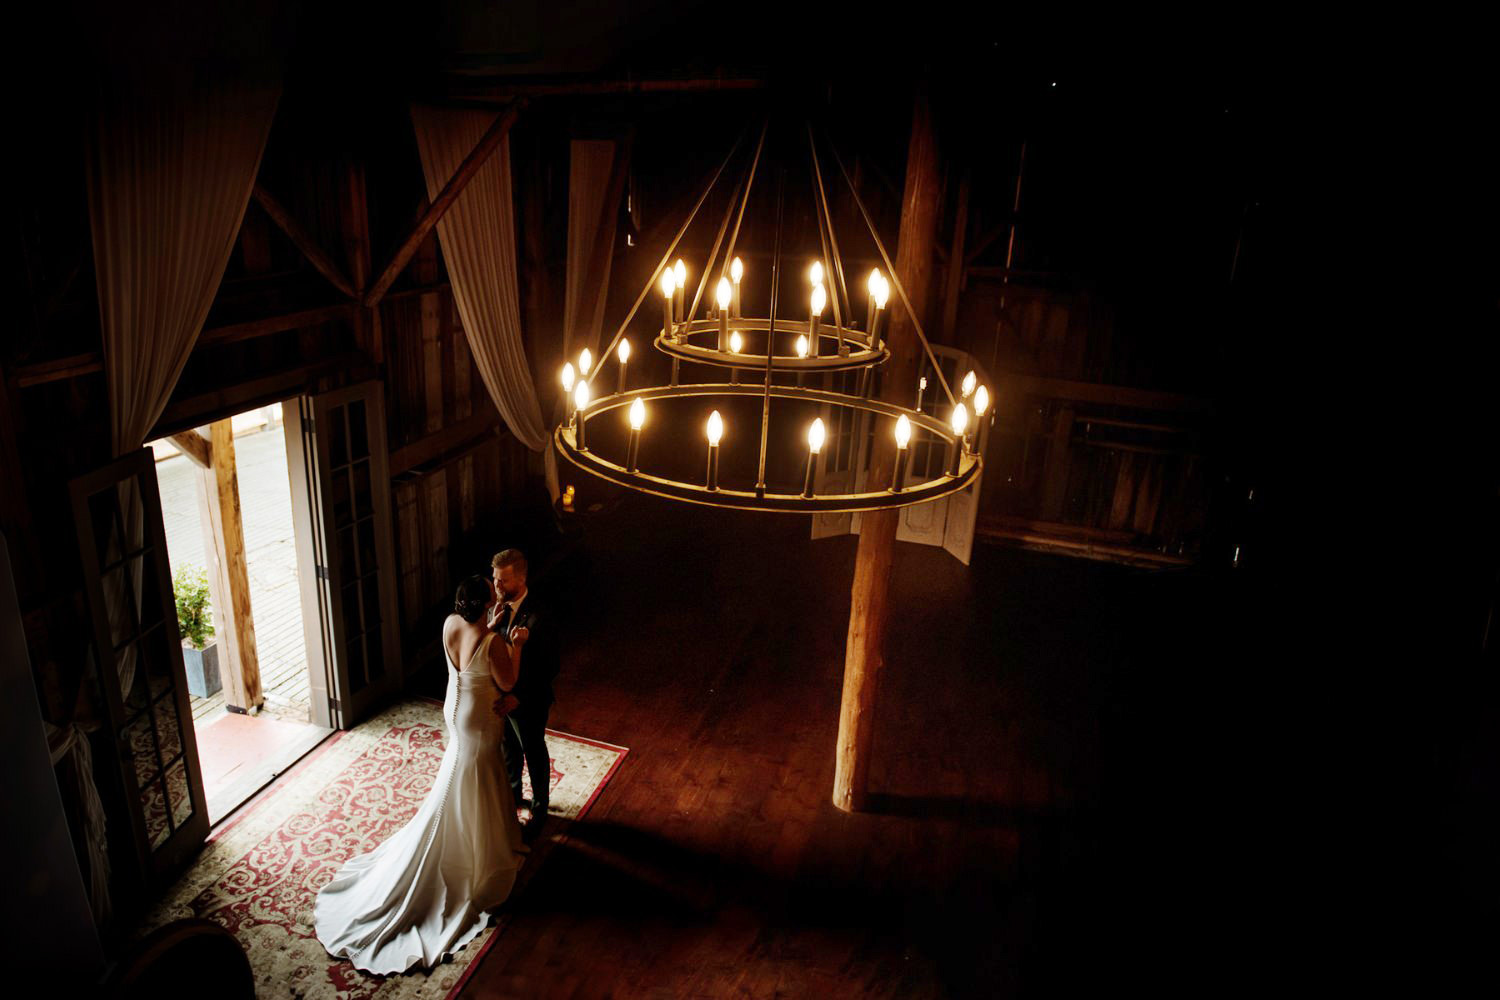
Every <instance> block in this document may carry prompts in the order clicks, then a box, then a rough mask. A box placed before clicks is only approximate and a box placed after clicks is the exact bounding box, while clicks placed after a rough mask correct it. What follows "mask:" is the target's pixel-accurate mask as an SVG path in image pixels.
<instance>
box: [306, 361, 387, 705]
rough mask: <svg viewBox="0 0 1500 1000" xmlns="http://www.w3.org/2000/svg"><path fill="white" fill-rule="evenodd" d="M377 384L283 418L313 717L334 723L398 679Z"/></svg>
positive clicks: (379, 697)
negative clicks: (296, 538) (285, 418)
mask: <svg viewBox="0 0 1500 1000" xmlns="http://www.w3.org/2000/svg"><path fill="white" fill-rule="evenodd" d="M383 391H384V390H383V388H382V386H381V384H380V383H378V382H365V383H362V384H360V385H356V386H351V387H349V388H347V389H339V390H336V391H334V392H329V393H324V394H322V395H319V396H311V397H306V396H305V397H303V398H302V399H300V400H299V401H298V406H297V407H296V413H295V416H294V418H293V419H289V420H287V421H286V435H287V464H288V468H289V471H290V473H291V480H292V503H293V517H294V521H295V522H296V525H297V529H296V533H297V536H298V565H299V574H298V575H299V578H300V581H301V586H302V591H303V627H304V629H305V630H306V634H307V647H308V657H309V660H310V674H311V680H312V682H313V683H312V698H311V704H312V715H313V721H314V722H317V723H319V724H321V725H327V726H336V727H338V728H341V729H348V728H350V727H351V726H353V725H355V724H356V723H358V722H359V721H360V720H362V719H364V718H366V717H367V716H368V715H370V714H371V712H372V710H373V709H374V708H375V707H376V706H377V705H378V704H380V703H381V702H382V701H383V700H385V699H386V698H388V697H389V696H391V695H392V694H394V693H395V692H396V691H398V690H399V689H400V685H401V673H400V667H399V664H400V635H399V632H398V622H397V618H396V582H395V581H396V560H395V552H394V545H393V544H392V528H391V491H390V475H389V472H388V456H387V454H386V440H385V414H384V412H383V409H382V405H381V404H382V399H383ZM309 570H310V571H309Z"/></svg>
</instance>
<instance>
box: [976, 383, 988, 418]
mask: <svg viewBox="0 0 1500 1000" xmlns="http://www.w3.org/2000/svg"><path fill="white" fill-rule="evenodd" d="M989 408H990V391H989V390H988V389H986V388H985V387H984V386H980V387H979V388H978V389H975V390H974V416H976V417H982V416H984V411H985V410H988V409H989Z"/></svg>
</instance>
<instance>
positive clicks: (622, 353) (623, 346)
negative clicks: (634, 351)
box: [615, 339, 630, 365]
mask: <svg viewBox="0 0 1500 1000" xmlns="http://www.w3.org/2000/svg"><path fill="white" fill-rule="evenodd" d="M615 354H616V356H618V357H619V359H620V364H622V365H623V364H625V363H626V362H627V361H629V360H630V341H629V339H625V340H621V341H620V347H619V349H618V350H616V351H615Z"/></svg>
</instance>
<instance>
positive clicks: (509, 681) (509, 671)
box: [486, 635, 521, 691]
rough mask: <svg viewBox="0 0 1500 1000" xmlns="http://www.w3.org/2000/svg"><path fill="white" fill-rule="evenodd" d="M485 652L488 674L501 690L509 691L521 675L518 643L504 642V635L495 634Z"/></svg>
mask: <svg viewBox="0 0 1500 1000" xmlns="http://www.w3.org/2000/svg"><path fill="white" fill-rule="evenodd" d="M497 640H498V641H497ZM486 652H487V653H488V654H489V655H488V659H489V661H490V676H491V677H493V678H494V680H495V684H496V685H498V686H499V688H500V690H501V691H509V690H510V689H511V688H513V687H515V686H516V679H517V678H519V677H520V676H521V647H520V645H517V644H514V643H509V642H506V641H505V637H504V636H501V635H497V636H496V638H495V639H491V640H490V648H489V649H488V650H486Z"/></svg>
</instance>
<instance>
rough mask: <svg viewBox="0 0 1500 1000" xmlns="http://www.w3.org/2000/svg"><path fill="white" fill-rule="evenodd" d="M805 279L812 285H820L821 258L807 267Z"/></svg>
mask: <svg viewBox="0 0 1500 1000" xmlns="http://www.w3.org/2000/svg"><path fill="white" fill-rule="evenodd" d="M807 280H808V281H809V282H811V283H812V284H814V285H821V284H822V283H823V262H822V261H821V260H815V261H813V262H812V267H810V268H808V269H807Z"/></svg>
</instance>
